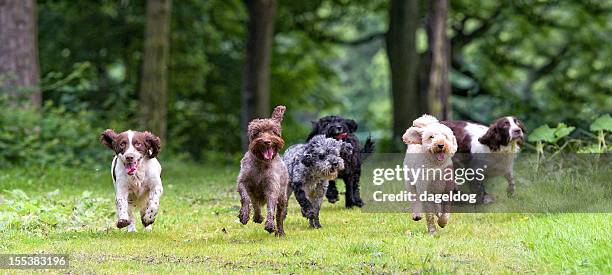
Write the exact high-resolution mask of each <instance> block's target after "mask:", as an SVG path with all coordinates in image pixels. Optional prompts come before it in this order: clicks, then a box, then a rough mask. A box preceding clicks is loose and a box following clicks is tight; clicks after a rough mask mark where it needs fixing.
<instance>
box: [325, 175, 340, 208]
mask: <svg viewBox="0 0 612 275" xmlns="http://www.w3.org/2000/svg"><path fill="white" fill-rule="evenodd" d="M325 197H327V201H328V202H329V203H336V202H337V201H338V188H337V187H336V181H335V180H330V181H329V186H328V188H327V192H326V193H325Z"/></svg>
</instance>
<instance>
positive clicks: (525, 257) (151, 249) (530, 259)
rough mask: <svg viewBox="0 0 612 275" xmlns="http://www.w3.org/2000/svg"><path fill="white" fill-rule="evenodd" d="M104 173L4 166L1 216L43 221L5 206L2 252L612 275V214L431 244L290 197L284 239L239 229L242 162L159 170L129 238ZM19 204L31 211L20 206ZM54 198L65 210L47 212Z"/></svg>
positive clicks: (408, 232)
mask: <svg viewBox="0 0 612 275" xmlns="http://www.w3.org/2000/svg"><path fill="white" fill-rule="evenodd" d="M107 170H108V169H107V168H106V167H104V169H91V170H87V169H64V168H60V169H46V170H37V171H27V170H25V169H19V170H8V171H7V170H4V171H3V172H2V173H1V174H0V191H2V190H14V189H21V190H23V191H24V193H25V194H17V193H15V192H12V193H9V192H4V191H3V193H1V195H0V214H2V209H5V210H6V209H9V208H10V207H13V208H15V207H21V208H24V209H25V210H22V211H25V212H24V213H26V212H28V213H31V212H33V211H34V212H37V213H39V214H37V215H38V216H31V217H29V218H27V217H23V215H21V216H19V217H18V216H15V215H14V216H12V217H11V216H10V215H9V214H7V211H5V213H4V214H2V215H4V216H0V218H2V217H3V219H4V220H5V221H4V223H2V220H0V234H1V236H2V238H1V239H0V253H34V252H36V253H67V254H70V255H71V262H70V265H71V267H70V270H60V272H63V271H70V272H75V273H83V272H105V273H116V272H125V271H131V272H139V273H140V272H145V273H157V272H163V273H170V272H180V273H186V272H191V273H193V272H205V271H210V272H224V273H225V272H245V271H258V272H260V271H263V272H274V273H277V272H283V273H286V272H300V273H302V272H314V273H318V272H367V273H370V272H372V273H381V272H402V273H414V272H423V273H434V272H458V273H468V272H469V273H474V272H476V273H515V272H521V273H523V272H534V273H535V272H538V273H539V272H546V273H558V272H562V271H563V272H567V273H610V272H612V260H611V259H612V243H611V240H612V228H611V222H610V219H611V218H612V215H611V214H453V215H452V217H451V221H450V223H449V226H447V228H445V229H442V230H440V231H439V233H438V235H436V236H433V237H432V236H429V235H428V234H427V232H426V227H425V224H424V221H421V222H413V221H411V220H410V218H409V215H408V214H398V213H395V214H392V213H386V214H381V213H362V212H361V211H360V210H359V209H351V210H347V209H344V208H343V201H340V202H339V203H336V204H334V205H332V204H329V203H325V204H324V207H323V210H322V212H321V223H322V225H323V228H322V229H320V230H313V229H310V228H309V227H308V223H307V221H306V220H305V219H304V218H302V217H301V216H300V214H299V213H300V212H299V209H298V204H297V202H296V201H295V198H291V200H290V202H289V205H290V211H289V215H288V217H287V221H286V225H285V230H286V232H287V236H286V237H284V238H275V237H274V235H270V234H268V233H267V232H265V231H264V230H263V225H260V224H254V223H251V222H250V223H249V224H248V225H246V226H243V225H241V224H240V223H239V222H238V218H237V217H236V216H237V211H238V206H239V199H238V194H237V193H236V192H235V177H236V174H237V172H238V167H224V168H223V167H209V166H205V165H184V164H181V165H179V164H177V163H170V164H165V166H164V175H163V179H164V186H165V194H164V196H163V197H162V204H161V211H160V214H159V216H158V219H157V221H156V223H155V225H154V230H153V232H146V233H145V232H142V230H141V225H140V224H139V227H138V229H139V232H138V233H131V234H128V233H127V232H125V231H123V230H118V229H116V228H115V227H114V222H115V218H114V203H113V196H114V195H113V194H114V193H113V187H112V183H111V178H110V175H109V174H108V171H107ZM340 186H342V184H340ZM518 188H520V185H519V186H518ZM56 190H59V192H58V191H56ZM24 195H25V196H27V197H23V196H24ZM20 196H22V197H20ZM19 198H21V199H22V200H25V201H29V202H32V204H31V205H17V202H18V200H19ZM53 201H59V202H61V203H59V204H58V205H47V204H53V203H52V202H53ZM8 203H11V204H12V205H10V206H9V205H6V204H8ZM19 203H23V202H19ZM2 204H5V205H4V206H2ZM2 207H4V208H2ZM31 208H34V209H31ZM73 208H76V209H79V210H77V211H73V210H72V209H73ZM27 209H29V210H27ZM81 209H82V210H81ZM49 211H51V212H53V211H56V212H57V215H51V216H48V215H47V216H45V215H46V214H45V213H46V212H49ZM75 213H76V214H75ZM11 219H13V220H12V222H11ZM40 219H43V220H45V221H46V222H40ZM7 220H9V222H7ZM6 271H9V270H0V273H2V272H6ZM13 271H14V270H10V272H13Z"/></svg>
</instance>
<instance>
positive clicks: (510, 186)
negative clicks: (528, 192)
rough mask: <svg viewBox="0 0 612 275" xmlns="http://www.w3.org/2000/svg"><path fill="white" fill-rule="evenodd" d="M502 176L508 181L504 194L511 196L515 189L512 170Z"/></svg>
mask: <svg viewBox="0 0 612 275" xmlns="http://www.w3.org/2000/svg"><path fill="white" fill-rule="evenodd" d="M504 177H505V178H506V180H507V181H508V188H507V189H506V194H507V195H508V197H512V196H513V195H514V190H515V185H514V177H513V176H512V171H510V172H508V173H507V174H505V175H504Z"/></svg>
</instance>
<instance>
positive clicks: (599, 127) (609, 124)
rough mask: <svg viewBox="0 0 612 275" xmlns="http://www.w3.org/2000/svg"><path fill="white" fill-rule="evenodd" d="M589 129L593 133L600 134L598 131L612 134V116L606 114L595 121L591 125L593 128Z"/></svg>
mask: <svg viewBox="0 0 612 275" xmlns="http://www.w3.org/2000/svg"><path fill="white" fill-rule="evenodd" d="M589 129H590V130H591V131H593V132H598V131H607V132H612V117H610V114H605V115H603V116H600V117H599V118H597V119H596V120H595V121H593V123H591V126H590V127H589Z"/></svg>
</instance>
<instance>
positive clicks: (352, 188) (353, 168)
mask: <svg viewBox="0 0 612 275" xmlns="http://www.w3.org/2000/svg"><path fill="white" fill-rule="evenodd" d="M357 127H358V126H357V122H355V121H354V120H352V119H345V118H343V117H340V116H326V117H322V118H320V119H319V121H317V122H313V129H312V132H311V133H310V135H308V138H307V139H306V141H307V142H308V141H309V140H310V139H311V138H313V137H314V136H316V135H325V136H326V137H331V138H334V139H337V140H342V141H344V142H347V143H350V144H351V145H352V146H353V152H352V153H351V154H350V155H342V159H343V160H344V170H342V171H340V173H339V174H338V177H339V178H341V179H342V180H343V181H344V184H345V185H346V194H345V195H346V207H347V208H351V207H353V206H358V207H362V206H363V201H362V200H361V197H360V196H359V177H360V176H361V163H362V162H363V161H364V160H365V158H366V157H367V156H368V154H370V153H372V152H374V142H373V141H372V139H371V137H368V139H367V140H366V142H365V144H364V146H363V148H361V147H360V146H359V140H358V139H357V137H356V136H355V134H354V133H355V131H357ZM325 196H326V197H327V200H328V201H329V202H331V203H335V202H337V201H338V188H337V187H336V182H335V181H333V180H330V181H329V186H328V187H327V192H326V194H325Z"/></svg>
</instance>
